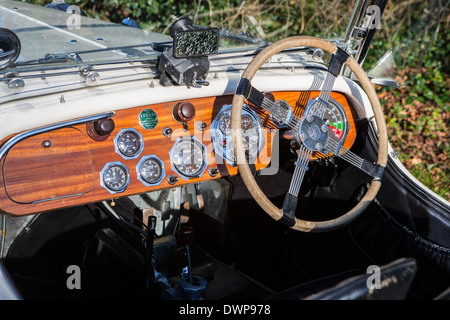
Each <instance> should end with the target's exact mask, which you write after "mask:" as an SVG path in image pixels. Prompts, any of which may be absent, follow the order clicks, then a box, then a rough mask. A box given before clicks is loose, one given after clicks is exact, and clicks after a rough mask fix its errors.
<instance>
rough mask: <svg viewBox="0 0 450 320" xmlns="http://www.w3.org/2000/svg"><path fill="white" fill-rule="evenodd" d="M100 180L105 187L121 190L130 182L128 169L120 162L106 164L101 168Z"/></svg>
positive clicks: (116, 190)
mask: <svg viewBox="0 0 450 320" xmlns="http://www.w3.org/2000/svg"><path fill="white" fill-rule="evenodd" d="M102 182H103V185H104V187H106V188H107V189H109V190H111V191H113V192H121V191H123V190H125V188H126V187H127V186H128V184H129V183H130V176H129V172H128V169H127V168H126V167H125V166H124V165H122V164H120V163H112V164H109V165H106V166H105V168H104V169H103V170H102Z"/></svg>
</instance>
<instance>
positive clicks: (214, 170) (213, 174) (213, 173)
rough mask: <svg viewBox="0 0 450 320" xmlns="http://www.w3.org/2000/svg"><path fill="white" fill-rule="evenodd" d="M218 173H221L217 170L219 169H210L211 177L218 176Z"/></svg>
mask: <svg viewBox="0 0 450 320" xmlns="http://www.w3.org/2000/svg"><path fill="white" fill-rule="evenodd" d="M218 173H219V169H217V168H214V167H211V168H210V169H209V175H210V176H211V177H215V176H217V174H218Z"/></svg>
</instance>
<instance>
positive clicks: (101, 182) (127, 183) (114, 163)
mask: <svg viewBox="0 0 450 320" xmlns="http://www.w3.org/2000/svg"><path fill="white" fill-rule="evenodd" d="M114 166H119V167H121V168H123V169H125V171H126V173H127V181H126V182H125V185H124V186H123V187H122V188H120V189H117V190H113V189H110V188H109V187H108V186H107V185H106V183H105V179H104V175H105V173H106V172H107V171H108V170H109V169H110V168H112V167H114ZM130 182H131V178H130V170H128V168H127V166H126V165H124V164H123V163H122V162H120V161H115V162H108V163H107V164H105V166H104V167H103V169H102V171H100V184H101V186H102V187H103V188H105V189H106V190H108V192H109V193H111V194H115V193H121V192H124V191H125V189H126V188H127V187H128V186H129V185H130Z"/></svg>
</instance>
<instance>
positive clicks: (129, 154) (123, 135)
mask: <svg viewBox="0 0 450 320" xmlns="http://www.w3.org/2000/svg"><path fill="white" fill-rule="evenodd" d="M115 143H116V149H117V150H118V152H119V154H121V155H122V156H124V157H126V158H137V157H138V156H139V154H140V153H141V151H142V149H143V141H142V136H141V135H140V134H139V133H138V132H137V131H136V130H134V129H125V130H123V131H121V132H119V134H118V135H117V137H116V140H115Z"/></svg>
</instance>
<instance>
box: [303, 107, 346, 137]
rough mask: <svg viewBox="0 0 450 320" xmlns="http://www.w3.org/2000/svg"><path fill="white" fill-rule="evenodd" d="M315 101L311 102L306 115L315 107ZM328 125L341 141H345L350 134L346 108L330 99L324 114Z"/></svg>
mask: <svg viewBox="0 0 450 320" xmlns="http://www.w3.org/2000/svg"><path fill="white" fill-rule="evenodd" d="M314 105H315V101H314V100H311V103H310V104H308V107H307V108H306V110H305V115H306V114H308V113H309V111H310V110H311V109H312V108H313V107H314ZM323 117H324V119H325V121H326V124H327V125H328V126H329V127H330V129H331V131H333V132H334V135H335V136H336V137H337V138H338V139H339V140H340V141H344V140H345V138H346V137H347V133H348V120H347V115H346V113H345V109H344V107H343V106H342V105H341V104H339V103H338V102H337V101H336V100H334V99H332V98H330V100H329V101H328V107H327V110H326V111H325V114H324V116H323Z"/></svg>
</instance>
